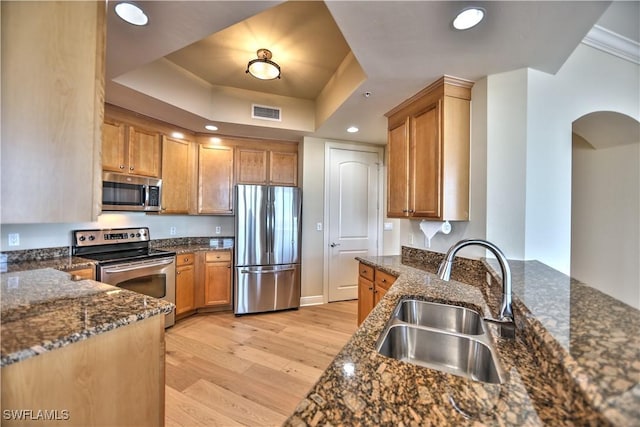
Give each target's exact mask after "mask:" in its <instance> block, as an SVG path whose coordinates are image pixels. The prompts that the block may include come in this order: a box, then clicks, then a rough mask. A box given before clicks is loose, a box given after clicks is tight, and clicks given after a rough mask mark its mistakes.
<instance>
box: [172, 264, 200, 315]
mask: <svg viewBox="0 0 640 427" xmlns="http://www.w3.org/2000/svg"><path fill="white" fill-rule="evenodd" d="M194 258H195V256H194V254H193V253H185V254H180V255H176V316H180V315H182V314H185V313H189V312H191V311H193V310H195V309H196V291H195V285H196V283H195V279H196V274H195V263H194Z"/></svg>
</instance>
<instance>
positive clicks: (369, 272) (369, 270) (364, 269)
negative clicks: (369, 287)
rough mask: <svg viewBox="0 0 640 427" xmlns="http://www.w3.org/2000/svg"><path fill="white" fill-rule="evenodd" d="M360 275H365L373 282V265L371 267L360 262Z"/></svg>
mask: <svg viewBox="0 0 640 427" xmlns="http://www.w3.org/2000/svg"><path fill="white" fill-rule="evenodd" d="M359 268H360V270H359V272H360V276H362V277H364V278H365V279H367V280H371V281H372V282H373V267H369V266H368V265H365V264H363V263H360V267H359Z"/></svg>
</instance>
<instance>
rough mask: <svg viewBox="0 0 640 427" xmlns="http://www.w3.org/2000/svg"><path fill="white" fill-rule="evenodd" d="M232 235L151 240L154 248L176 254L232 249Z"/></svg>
mask: <svg viewBox="0 0 640 427" xmlns="http://www.w3.org/2000/svg"><path fill="white" fill-rule="evenodd" d="M233 242H234V239H233V237H217V238H189V237H187V238H178V239H164V240H156V241H152V246H153V247H154V248H162V249H165V250H170V251H173V252H175V253H176V254H177V255H180V254H184V253H189V252H201V251H222V250H224V251H226V250H233Z"/></svg>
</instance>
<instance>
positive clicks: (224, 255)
mask: <svg viewBox="0 0 640 427" xmlns="http://www.w3.org/2000/svg"><path fill="white" fill-rule="evenodd" d="M205 260H206V262H217V261H231V251H212V252H207V254H206V256H205Z"/></svg>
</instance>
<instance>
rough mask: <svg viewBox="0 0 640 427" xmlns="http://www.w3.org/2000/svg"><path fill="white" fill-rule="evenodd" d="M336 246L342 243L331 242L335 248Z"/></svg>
mask: <svg viewBox="0 0 640 427" xmlns="http://www.w3.org/2000/svg"><path fill="white" fill-rule="evenodd" d="M336 246H340V243H333V242H332V243H331V247H332V248H335V247H336Z"/></svg>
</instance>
